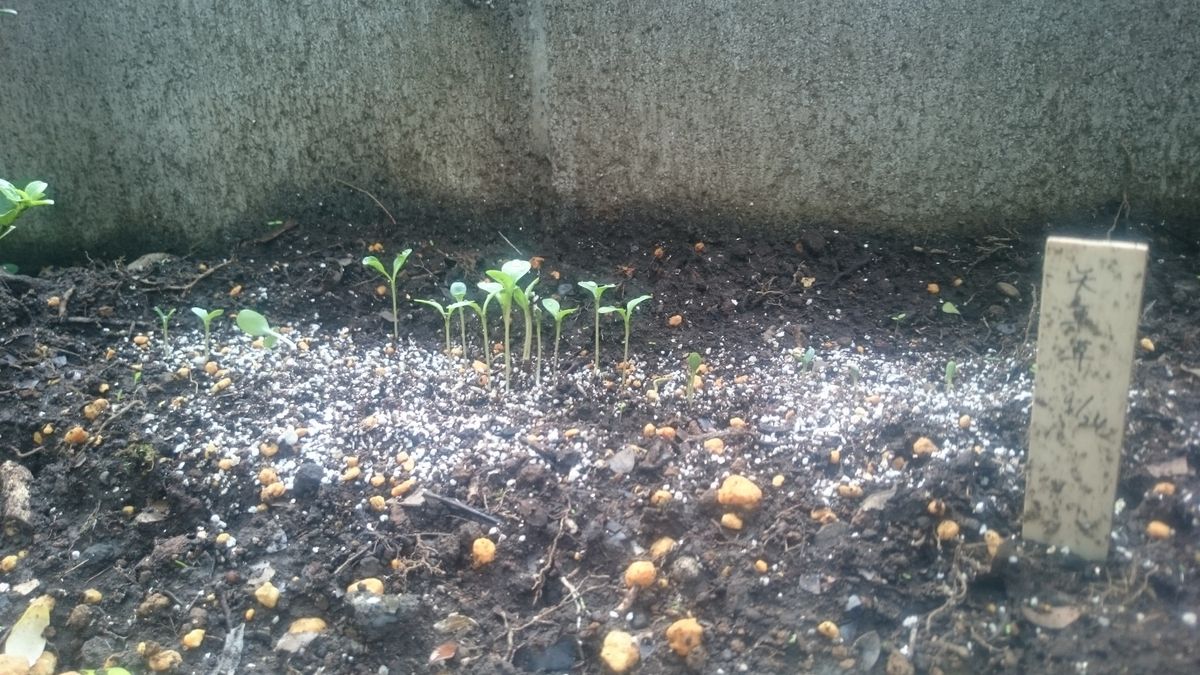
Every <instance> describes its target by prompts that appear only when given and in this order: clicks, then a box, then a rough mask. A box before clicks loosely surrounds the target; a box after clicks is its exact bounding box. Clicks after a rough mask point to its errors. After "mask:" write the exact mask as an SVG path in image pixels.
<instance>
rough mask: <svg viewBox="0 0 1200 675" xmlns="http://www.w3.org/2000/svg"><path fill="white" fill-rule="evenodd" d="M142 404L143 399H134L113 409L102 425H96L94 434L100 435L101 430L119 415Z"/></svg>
mask: <svg viewBox="0 0 1200 675" xmlns="http://www.w3.org/2000/svg"><path fill="white" fill-rule="evenodd" d="M141 405H142V402H141V401H137V400H134V401H130V402H129V403H126V404H125V405H123V406H121V407H120V408H117V409H116V410H114V411H113V414H112V415H109V417H108V419H106V420H104V421H103V422H101V423H100V426H98V427H96V430H95V431H94V432H93V433H92V435H93V436H99V435H100V432H102V431H104V429H105V428H106V427H108V425H109V424H112V423H113V422H114V421H116V419H117V418H118V417H120V416H121V415H124V414H125V413H127V412H129V411H130V410H132V409H133V408H138V407H141Z"/></svg>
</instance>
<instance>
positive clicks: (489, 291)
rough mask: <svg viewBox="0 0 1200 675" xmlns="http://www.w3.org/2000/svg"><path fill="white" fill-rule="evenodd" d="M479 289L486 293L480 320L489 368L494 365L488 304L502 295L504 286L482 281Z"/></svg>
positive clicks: (485, 356)
mask: <svg viewBox="0 0 1200 675" xmlns="http://www.w3.org/2000/svg"><path fill="white" fill-rule="evenodd" d="M477 285H478V286H479V290H481V291H483V292H484V293H485V294H486V295H484V296H483V306H482V307H480V308H479V310H478V314H479V320H480V321H481V322H482V323H483V355H484V361H486V362H487V365H488V368H491V367H492V343H491V342H490V341H489V340H488V322H487V318H488V306H490V305H491V304H492V301H493V300H495V299H496V298H498V297H500V292H501V291H503V290H504V287H503V286H501V285H500V284H498V283H496V282H495V281H480V282H479V283H478V284H477Z"/></svg>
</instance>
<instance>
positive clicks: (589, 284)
mask: <svg viewBox="0 0 1200 675" xmlns="http://www.w3.org/2000/svg"><path fill="white" fill-rule="evenodd" d="M579 286H580V288H585V289H587V290H588V292H589V293H591V294H592V308H593V310H594V315H595V319H596V321H595V334H596V348H595V349H594V350H593V351H594V352H595V354H594V357H595V359H594V361H593V364H592V368H593V370H596V371H597V372H599V370H600V297H601V296H602V295H604V291H607V290H608V289H610V288H616V285H615V284H603V285H600V284H597V283H596V282H594V281H580V282H579Z"/></svg>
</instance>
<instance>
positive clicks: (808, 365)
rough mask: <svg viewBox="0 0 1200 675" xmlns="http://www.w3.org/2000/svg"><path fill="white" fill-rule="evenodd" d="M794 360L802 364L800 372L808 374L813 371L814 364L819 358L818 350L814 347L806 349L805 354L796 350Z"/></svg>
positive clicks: (793, 353) (793, 354) (793, 355)
mask: <svg viewBox="0 0 1200 675" xmlns="http://www.w3.org/2000/svg"><path fill="white" fill-rule="evenodd" d="M792 358H794V359H796V360H797V361H799V362H800V372H802V373H806V372H808V371H810V370H812V369H813V367H814V366H813V362H814V361H815V360H816V358H817V350H815V349H813V348H812V347H809V348H808V349H805V350H804V352H803V353H800V352H799V350H796V351H793V352H792Z"/></svg>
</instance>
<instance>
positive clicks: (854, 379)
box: [850, 364, 862, 387]
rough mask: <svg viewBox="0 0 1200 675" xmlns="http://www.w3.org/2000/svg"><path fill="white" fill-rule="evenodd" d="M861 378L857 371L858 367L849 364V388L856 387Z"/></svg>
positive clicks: (860, 373) (859, 372)
mask: <svg viewBox="0 0 1200 675" xmlns="http://www.w3.org/2000/svg"><path fill="white" fill-rule="evenodd" d="M861 377H862V372H861V371H860V370H859V369H858V366H856V365H854V364H850V386H852V387H853V386H857V385H858V380H859V378H861Z"/></svg>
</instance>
